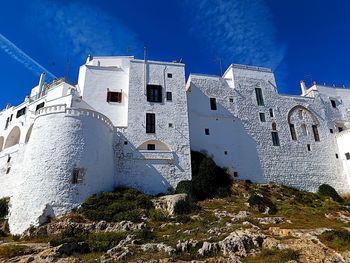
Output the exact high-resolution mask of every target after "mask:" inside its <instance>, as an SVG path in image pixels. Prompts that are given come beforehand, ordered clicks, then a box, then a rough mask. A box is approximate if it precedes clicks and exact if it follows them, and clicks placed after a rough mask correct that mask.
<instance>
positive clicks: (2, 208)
mask: <svg viewBox="0 0 350 263" xmlns="http://www.w3.org/2000/svg"><path fill="white" fill-rule="evenodd" d="M9 201H10V198H8V197H5V198H1V199H0V220H3V219H4V218H5V217H6V216H7V214H8V212H9Z"/></svg>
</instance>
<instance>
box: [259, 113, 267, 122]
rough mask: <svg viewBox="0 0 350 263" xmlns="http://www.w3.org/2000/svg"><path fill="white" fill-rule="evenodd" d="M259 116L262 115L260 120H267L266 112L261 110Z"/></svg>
mask: <svg viewBox="0 0 350 263" xmlns="http://www.w3.org/2000/svg"><path fill="white" fill-rule="evenodd" d="M259 117H260V121H261V122H265V121H266V119H265V113H263V112H260V113H259Z"/></svg>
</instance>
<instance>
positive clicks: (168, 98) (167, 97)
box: [166, 91, 173, 101]
mask: <svg viewBox="0 0 350 263" xmlns="http://www.w3.org/2000/svg"><path fill="white" fill-rule="evenodd" d="M166 100H167V101H172V100H173V94H172V93H171V92H170V91H167V93H166Z"/></svg>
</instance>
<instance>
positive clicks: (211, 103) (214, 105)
mask: <svg viewBox="0 0 350 263" xmlns="http://www.w3.org/2000/svg"><path fill="white" fill-rule="evenodd" d="M210 109H211V110H216V99H215V98H210Z"/></svg>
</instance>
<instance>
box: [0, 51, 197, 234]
mask: <svg viewBox="0 0 350 263" xmlns="http://www.w3.org/2000/svg"><path fill="white" fill-rule="evenodd" d="M150 84H152V85H158V87H159V88H160V89H161V94H162V98H161V101H159V102H158V101H157V102H150V101H148V97H147V90H148V85H150ZM111 92H118V93H119V94H118V96H121V98H119V99H118V101H115V99H113V98H112V97H109V96H110V95H111ZM166 92H171V96H170V97H169V96H168V94H167V93H166ZM114 94H115V93H114ZM167 96H168V97H167ZM167 98H168V99H167ZM169 98H170V99H169ZM42 103H44V105H43V104H42ZM38 105H39V106H38ZM24 108H25V110H23V109H24ZM146 113H153V114H155V115H154V116H155V122H154V123H153V124H152V125H153V126H152V127H153V128H152V129H153V130H152V132H148V133H146V125H149V123H146ZM169 113H170V114H169ZM11 115H12V117H11ZM17 117H18V118H17ZM169 123H171V125H170V124H169ZM0 125H3V127H1V128H0V177H1V180H0V198H1V197H10V215H9V225H10V230H11V232H12V233H14V234H18V233H22V232H23V231H25V230H26V229H27V228H28V227H30V226H31V225H38V224H39V223H42V222H45V220H47V218H48V217H56V216H59V215H62V214H65V213H67V212H69V211H70V210H71V209H72V208H74V207H77V206H79V205H80V204H81V203H82V202H84V201H85V200H86V198H87V197H88V196H89V195H91V194H94V193H100V192H101V191H111V190H113V189H114V188H115V187H116V186H133V187H135V188H138V189H140V190H142V191H144V192H146V193H149V194H157V193H160V192H167V191H168V189H169V187H176V185H177V183H178V182H179V181H181V180H186V179H190V178H191V160H190V143H189V125H188V113H187V96H186V89H185V72H184V65H183V64H180V63H166V62H152V61H146V62H145V61H144V60H136V59H134V58H133V57H100V58H95V59H93V60H91V59H88V61H87V63H86V64H85V65H83V66H82V67H81V68H80V74H79V80H78V85H76V86H72V85H70V84H68V83H66V82H65V81H63V80H57V81H54V82H53V83H51V84H49V85H48V84H45V83H44V81H43V77H42V78H41V80H40V83H39V85H38V86H37V87H35V88H33V89H32V92H31V94H30V96H28V97H27V98H26V100H25V102H23V103H22V104H21V105H19V106H17V107H7V108H6V109H4V110H3V111H1V112H0Z"/></svg>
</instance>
